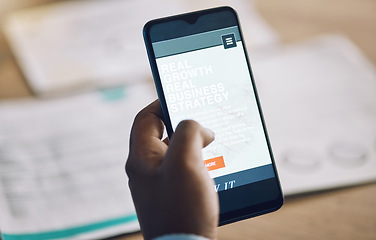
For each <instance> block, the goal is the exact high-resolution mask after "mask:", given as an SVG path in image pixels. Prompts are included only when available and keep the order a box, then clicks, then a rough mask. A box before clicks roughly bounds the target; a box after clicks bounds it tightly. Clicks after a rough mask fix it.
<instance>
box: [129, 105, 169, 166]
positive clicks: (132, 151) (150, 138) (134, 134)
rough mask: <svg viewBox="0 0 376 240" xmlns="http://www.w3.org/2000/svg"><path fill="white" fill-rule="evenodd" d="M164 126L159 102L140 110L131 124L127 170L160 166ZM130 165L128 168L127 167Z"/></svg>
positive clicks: (165, 147)
mask: <svg viewBox="0 0 376 240" xmlns="http://www.w3.org/2000/svg"><path fill="white" fill-rule="evenodd" d="M163 130H164V124H163V121H162V110H161V107H160V105H159V101H158V100H155V101H154V102H152V103H151V104H149V105H148V106H146V107H145V108H144V109H143V110H141V111H140V112H139V113H138V114H137V116H136V117H135V120H134V122H133V126H132V130H131V136H130V141H129V157H128V160H127V168H128V167H130V168H132V166H133V165H136V166H135V168H138V167H139V164H142V165H143V167H145V166H146V167H147V168H154V167H155V166H156V165H159V164H160V161H161V160H162V158H163V156H164V154H165V152H166V151H167V145H166V144H165V143H164V142H163V141H162V140H161V138H162V136H163ZM129 165H130V166H129Z"/></svg>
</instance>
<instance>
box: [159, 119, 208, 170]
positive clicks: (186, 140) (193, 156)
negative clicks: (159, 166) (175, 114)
mask: <svg viewBox="0 0 376 240" xmlns="http://www.w3.org/2000/svg"><path fill="white" fill-rule="evenodd" d="M213 140H214V132H213V131H211V130H209V129H207V128H204V127H202V126H201V125H200V124H198V123H197V122H195V121H193V120H185V121H182V122H180V124H179V125H178V126H177V128H176V131H175V133H174V134H173V136H172V138H171V140H170V143H169V150H168V152H167V155H166V159H165V162H166V164H170V162H169V161H173V163H172V164H176V163H177V162H184V161H185V160H186V161H188V162H192V163H194V164H196V163H197V161H199V162H200V164H201V165H202V157H201V149H202V148H204V147H206V146H207V145H208V144H209V143H211V142H212V141H213ZM179 159H181V160H182V161H177V160H179Z"/></svg>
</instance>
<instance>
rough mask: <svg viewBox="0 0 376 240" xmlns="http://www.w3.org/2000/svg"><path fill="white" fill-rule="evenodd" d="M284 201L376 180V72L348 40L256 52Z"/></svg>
mask: <svg viewBox="0 0 376 240" xmlns="http://www.w3.org/2000/svg"><path fill="white" fill-rule="evenodd" d="M250 55H251V59H252V60H253V61H252V66H253V72H254V76H255V80H256V82H257V87H258V90H259V95H260V99H261V104H262V106H263V110H264V116H265V120H266V123H267V126H268V130H269V135H270V139H271V143H272V145H273V150H274V154H275V159H276V162H277V166H278V170H279V174H280V178H281V184H282V187H283V189H284V192H285V194H296V193H303V192H309V191H318V190H323V189H329V188H336V187H343V186H348V185H355V184H361V183H367V182H370V181H375V180H376V124H375V123H376V71H375V68H374V67H373V66H372V64H371V63H370V62H368V61H367V60H366V59H365V58H364V57H363V55H362V54H361V52H360V51H359V50H358V49H357V48H356V47H355V46H354V45H353V44H352V43H351V42H350V41H349V40H348V39H346V38H344V37H342V36H338V35H331V36H323V37H321V38H317V39H315V40H311V41H307V42H305V43H302V44H299V45H294V46H290V47H284V48H279V49H275V50H270V51H269V52H262V53H260V52H253V53H252V54H250Z"/></svg>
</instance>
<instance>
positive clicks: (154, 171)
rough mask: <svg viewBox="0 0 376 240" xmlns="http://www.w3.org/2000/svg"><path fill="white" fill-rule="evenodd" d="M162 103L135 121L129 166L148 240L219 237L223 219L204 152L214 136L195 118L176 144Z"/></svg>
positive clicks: (184, 124)
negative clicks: (165, 135) (176, 236)
mask: <svg viewBox="0 0 376 240" xmlns="http://www.w3.org/2000/svg"><path fill="white" fill-rule="evenodd" d="M161 118H162V113H161V108H160V105H159V101H154V102H153V103H151V104H150V105H149V106H147V107H146V108H144V109H143V110H142V111H141V112H139V113H138V115H137V116H136V118H135V121H134V123H133V127H132V131H131V137H130V152H129V157H128V160H127V163H126V172H127V174H128V177H129V187H130V190H131V193H132V197H133V202H134V204H135V207H136V212H137V216H138V220H139V222H140V225H141V231H142V233H143V235H144V238H145V239H151V238H155V237H158V236H161V235H165V234H169V233H188V234H196V235H201V236H204V237H207V238H209V239H216V237H217V230H216V229H217V226H218V216H219V203H218V196H217V193H216V192H215V190H214V181H213V179H212V178H210V176H209V173H208V171H207V169H206V168H205V166H204V164H203V162H202V157H201V149H202V148H204V147H205V146H206V145H208V144H209V143H210V142H212V141H213V139H214V133H213V132H212V131H210V130H208V129H205V128H203V127H201V126H200V125H199V124H198V123H197V122H195V121H193V120H185V121H182V122H181V123H180V124H179V125H178V127H177V128H176V131H175V133H174V134H173V137H172V138H171V140H170V142H169V141H168V139H165V140H163V141H162V140H161V138H162V135H163V129H164V125H163V122H162V120H161Z"/></svg>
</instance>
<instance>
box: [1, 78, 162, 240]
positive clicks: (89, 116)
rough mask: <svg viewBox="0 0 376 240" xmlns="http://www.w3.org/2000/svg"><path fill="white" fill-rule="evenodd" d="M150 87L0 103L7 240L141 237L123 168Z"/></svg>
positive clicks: (152, 95) (3, 221)
mask: <svg viewBox="0 0 376 240" xmlns="http://www.w3.org/2000/svg"><path fill="white" fill-rule="evenodd" d="M155 98H156V96H155V93H154V90H153V88H152V87H151V86H148V85H138V86H129V87H126V88H125V89H111V90H110V89H109V90H106V91H102V92H93V93H88V94H84V95H80V96H73V97H70V98H62V99H56V100H48V101H47V100H20V101H14V102H3V103H1V104H0V116H1V118H0V166H1V168H0V228H1V232H2V234H3V239H5V240H6V239H13V240H17V239H38V240H39V239H65V238H69V239H99V238H103V237H108V236H113V235H118V234H123V233H127V232H134V231H137V230H139V225H138V221H137V217H136V214H135V211H134V207H133V202H132V199H131V196H130V193H129V189H128V183H127V178H126V175H125V172H124V164H125V161H126V158H127V155H128V139H129V135H130V128H131V125H132V123H133V119H134V116H135V115H136V113H137V112H138V111H139V110H140V109H142V108H143V107H144V106H146V105H147V104H149V103H150V102H151V101H152V100H154V99H155Z"/></svg>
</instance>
